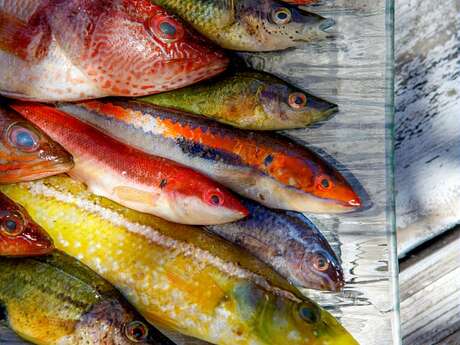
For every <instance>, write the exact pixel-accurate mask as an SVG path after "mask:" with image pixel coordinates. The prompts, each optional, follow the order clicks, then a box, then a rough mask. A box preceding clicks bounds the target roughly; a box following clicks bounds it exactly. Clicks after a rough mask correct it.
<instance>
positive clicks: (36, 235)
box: [0, 193, 54, 256]
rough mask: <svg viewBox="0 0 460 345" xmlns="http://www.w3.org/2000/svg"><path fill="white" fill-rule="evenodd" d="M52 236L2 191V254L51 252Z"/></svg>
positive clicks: (18, 254)
mask: <svg viewBox="0 0 460 345" xmlns="http://www.w3.org/2000/svg"><path fill="white" fill-rule="evenodd" d="M53 249H54V245H53V241H52V240H51V238H50V237H49V236H48V234H47V233H46V232H45V230H43V229H42V228H41V227H40V226H39V225H38V224H36V223H35V222H34V221H33V220H32V219H31V218H30V216H29V214H28V213H27V211H26V210H25V209H24V208H22V207H21V206H19V205H17V204H15V203H14V202H13V201H12V200H10V199H9V198H8V197H7V196H5V195H4V194H3V193H0V256H35V255H43V254H49V253H51V252H52V251H53Z"/></svg>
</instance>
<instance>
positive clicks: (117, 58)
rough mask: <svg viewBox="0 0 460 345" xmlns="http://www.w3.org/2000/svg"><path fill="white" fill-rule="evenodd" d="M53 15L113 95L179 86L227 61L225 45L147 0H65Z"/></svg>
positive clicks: (56, 27) (61, 33)
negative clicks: (217, 42)
mask: <svg viewBox="0 0 460 345" xmlns="http://www.w3.org/2000/svg"><path fill="white" fill-rule="evenodd" d="M50 21H51V22H52V23H53V25H52V27H53V31H56V32H57V33H56V34H55V35H56V36H57V37H58V42H59V43H60V44H61V45H62V46H63V47H64V50H65V51H66V53H67V55H68V56H70V57H71V59H72V61H73V62H74V63H75V64H77V65H79V67H80V68H82V69H83V70H84V71H85V72H86V74H87V75H88V76H89V77H90V78H92V79H93V81H94V82H95V83H96V84H97V85H98V86H99V88H101V89H102V90H103V91H104V93H105V94H107V95H111V96H143V95H149V94H153V93H158V92H162V91H167V90H172V89H177V88H180V87H184V86H187V85H189V84H193V83H195V82H198V81H200V80H203V79H206V78H209V77H211V76H214V75H216V74H218V73H220V72H222V71H223V70H224V69H225V68H226V67H227V64H228V58H227V57H226V56H225V55H224V54H223V53H222V51H221V50H220V49H217V48H216V47H215V46H214V45H212V44H210V43H209V42H208V41H205V39H204V38H202V37H201V36H199V35H198V34H197V33H195V32H194V31H192V30H191V29H189V28H188V27H187V26H186V25H185V24H184V23H183V22H182V21H181V20H180V19H178V18H177V17H175V16H173V15H171V14H169V13H168V12H166V11H165V10H164V9H163V8H162V7H159V6H157V5H154V4H152V3H151V2H150V1H148V0H113V1H105V2H101V1H85V2H84V3H83V4H82V2H81V1H79V0H78V1H76V0H72V1H64V2H63V5H62V6H61V8H60V11H59V12H55V15H54V16H53V17H52V18H50ZM66 27H67V28H68V27H70V28H71V30H69V29H66Z"/></svg>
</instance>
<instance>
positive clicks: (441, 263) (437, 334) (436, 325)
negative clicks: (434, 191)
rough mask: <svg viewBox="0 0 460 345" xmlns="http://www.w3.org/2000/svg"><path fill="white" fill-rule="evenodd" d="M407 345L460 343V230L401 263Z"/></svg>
mask: <svg viewBox="0 0 460 345" xmlns="http://www.w3.org/2000/svg"><path fill="white" fill-rule="evenodd" d="M400 282H401V323H402V325H401V326H402V336H403V344H404V345H421V344H427V345H428V344H429V345H437V344H453V345H458V344H460V228H457V229H456V230H455V231H451V232H450V233H449V234H448V235H446V236H442V238H441V239H439V240H437V241H436V243H435V244H433V245H432V246H430V247H428V248H426V249H424V250H422V251H421V252H419V253H417V254H416V255H415V256H414V257H411V258H409V259H407V260H405V261H404V262H403V263H402V264H401V275H400Z"/></svg>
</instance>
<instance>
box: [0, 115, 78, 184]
mask: <svg viewBox="0 0 460 345" xmlns="http://www.w3.org/2000/svg"><path fill="white" fill-rule="evenodd" d="M0 131H1V136H2V137H1V140H0V163H1V164H0V183H16V182H22V181H30V180H34V179H38V178H43V177H47V176H51V175H56V174H60V173H64V172H67V171H69V170H70V169H71V168H72V167H73V159H72V156H71V155H70V154H69V153H67V152H66V151H65V150H64V148H63V147H62V146H61V145H59V144H58V143H56V142H54V141H53V140H51V139H50V138H49V137H48V136H47V135H45V134H44V133H43V132H42V131H40V130H39V129H37V128H36V127H35V126H33V125H32V124H30V123H29V122H27V121H26V120H24V119H22V118H21V117H20V116H19V115H18V114H15V113H13V112H11V111H9V110H6V109H0Z"/></svg>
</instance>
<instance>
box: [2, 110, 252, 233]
mask: <svg viewBox="0 0 460 345" xmlns="http://www.w3.org/2000/svg"><path fill="white" fill-rule="evenodd" d="M11 106H12V108H14V109H15V110H16V111H18V112H19V113H20V114H21V115H23V116H24V117H25V118H26V119H28V120H29V121H31V122H32V123H34V124H35V125H36V126H37V127H39V128H40V129H42V130H43V131H45V132H46V133H47V134H48V135H49V136H50V137H51V138H53V139H54V140H56V141H57V142H59V143H60V144H62V145H63V146H64V148H66V149H67V150H68V151H69V152H70V153H71V154H72V155H73V157H74V161H75V167H74V168H73V169H72V170H71V171H69V172H68V173H69V174H70V175H71V176H72V177H73V178H75V179H77V180H79V181H82V182H84V183H85V184H86V185H87V186H88V187H89V188H90V189H91V191H92V192H93V193H95V194H98V195H101V196H105V197H107V198H109V199H112V200H114V201H116V202H118V203H120V204H122V205H124V206H126V207H130V208H133V209H135V210H138V211H140V212H146V213H151V214H154V215H157V216H159V217H162V218H164V219H167V220H170V221H173V222H176V223H183V224H197V225H208V224H219V223H227V222H231V221H235V220H238V219H241V218H244V217H246V216H247V214H248V213H247V210H246V209H245V208H244V206H243V205H242V204H241V203H240V202H239V200H238V198H237V197H236V196H234V195H233V194H232V193H231V192H229V191H228V190H227V189H226V188H224V187H222V186H221V185H219V184H218V183H216V182H214V181H213V180H211V179H210V178H208V177H207V176H205V175H202V174H200V173H198V172H195V171H194V170H192V169H190V168H188V167H185V166H183V165H180V164H178V163H175V162H173V161H171V160H169V159H165V158H161V157H157V156H153V155H150V154H147V153H145V152H143V151H140V150H138V149H135V148H132V147H130V146H128V145H126V144H124V143H122V142H120V141H117V140H115V139H113V138H112V137H110V136H108V135H106V134H104V133H102V132H100V131H99V130H97V129H96V128H94V127H92V126H91V125H88V124H86V123H84V122H81V121H79V120H78V119H76V118H74V117H72V116H70V115H68V114H66V113H64V112H62V111H60V110H58V109H56V108H54V107H50V106H47V105H43V104H31V103H19V102H18V103H14V104H12V105H11Z"/></svg>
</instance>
